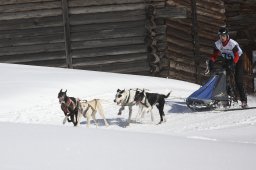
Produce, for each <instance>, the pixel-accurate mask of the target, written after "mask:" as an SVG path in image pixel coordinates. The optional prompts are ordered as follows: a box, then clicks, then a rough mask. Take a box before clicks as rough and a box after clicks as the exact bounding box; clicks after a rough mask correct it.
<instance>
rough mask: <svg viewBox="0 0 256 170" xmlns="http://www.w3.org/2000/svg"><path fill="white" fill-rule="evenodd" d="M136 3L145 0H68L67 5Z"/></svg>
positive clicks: (152, 0) (160, 0)
mask: <svg viewBox="0 0 256 170" xmlns="http://www.w3.org/2000/svg"><path fill="white" fill-rule="evenodd" d="M151 2H152V3H154V2H155V3H157V2H164V0H151ZM136 3H145V0H104V1H102V0H69V7H81V6H84V7H86V6H104V5H118V4H136Z"/></svg>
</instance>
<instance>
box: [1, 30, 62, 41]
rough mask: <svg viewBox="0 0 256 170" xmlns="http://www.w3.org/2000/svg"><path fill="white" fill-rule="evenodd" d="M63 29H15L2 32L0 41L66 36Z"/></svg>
mask: <svg viewBox="0 0 256 170" xmlns="http://www.w3.org/2000/svg"><path fill="white" fill-rule="evenodd" d="M63 31H64V30H63V27H46V28H43V29H42V28H31V29H23V30H20V29H17V30H16V29H14V28H13V30H2V31H1V34H0V39H4V38H8V39H11V38H22V37H33V36H47V35H54V34H64V33H63Z"/></svg>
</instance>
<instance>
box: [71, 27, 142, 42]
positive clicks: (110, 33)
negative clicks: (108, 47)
mask: <svg viewBox="0 0 256 170" xmlns="http://www.w3.org/2000/svg"><path fill="white" fill-rule="evenodd" d="M144 34H145V29H144V28H129V31H127V29H119V28H118V29H113V30H96V31H86V32H78V33H71V41H84V40H99V39H108V38H120V37H137V36H143V35H144Z"/></svg>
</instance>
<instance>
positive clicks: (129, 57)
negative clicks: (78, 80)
mask: <svg viewBox="0 0 256 170" xmlns="http://www.w3.org/2000/svg"><path fill="white" fill-rule="evenodd" d="M141 60H144V61H146V60H147V53H134V54H121V55H104V56H95V57H93V60H92V58H90V57H84V58H75V59H74V60H73V64H74V66H75V67H79V66H95V65H97V64H111V63H115V62H123V63H125V62H136V61H141Z"/></svg>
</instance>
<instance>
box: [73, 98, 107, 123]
mask: <svg viewBox="0 0 256 170" xmlns="http://www.w3.org/2000/svg"><path fill="white" fill-rule="evenodd" d="M97 111H98V112H99V114H100V115H101V117H102V118H103V119H104V122H105V126H109V124H108V122H107V120H106V118H105V116H104V111H103V108H102V105H101V102H100V100H99V99H93V100H90V101H87V100H80V101H79V103H78V118H77V123H78V124H79V123H80V119H81V117H82V116H84V117H85V118H86V119H87V127H89V126H90V119H91V117H92V118H93V120H94V122H95V124H96V126H97V127H98V123H97V121H96V118H95V114H96V113H97Z"/></svg>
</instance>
